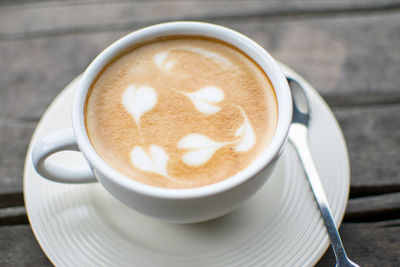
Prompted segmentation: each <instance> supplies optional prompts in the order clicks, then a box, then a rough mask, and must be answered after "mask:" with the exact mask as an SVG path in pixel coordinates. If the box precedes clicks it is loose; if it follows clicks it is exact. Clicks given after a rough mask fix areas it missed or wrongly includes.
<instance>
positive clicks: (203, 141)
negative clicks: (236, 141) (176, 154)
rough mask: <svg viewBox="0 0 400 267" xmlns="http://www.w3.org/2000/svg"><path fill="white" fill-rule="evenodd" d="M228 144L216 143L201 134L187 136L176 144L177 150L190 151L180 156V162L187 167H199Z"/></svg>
mask: <svg viewBox="0 0 400 267" xmlns="http://www.w3.org/2000/svg"><path fill="white" fill-rule="evenodd" d="M227 144H229V143H223V142H216V141H214V140H212V139H210V138H208V137H207V136H205V135H202V134H197V133H194V134H189V135H186V136H185V137H183V138H182V139H181V140H180V141H179V142H178V148H180V149H190V151H189V152H187V153H185V154H184V155H183V156H182V161H183V162H184V163H185V164H186V165H189V166H199V165H202V164H204V163H206V162H207V161H209V160H210V159H211V158H212V156H213V155H214V153H215V152H216V151H217V150H218V149H220V148H221V147H223V146H225V145H227Z"/></svg>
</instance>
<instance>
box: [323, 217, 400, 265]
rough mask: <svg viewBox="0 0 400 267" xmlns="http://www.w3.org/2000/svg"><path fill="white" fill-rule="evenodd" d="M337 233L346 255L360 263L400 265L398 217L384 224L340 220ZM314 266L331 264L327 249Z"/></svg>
mask: <svg viewBox="0 0 400 267" xmlns="http://www.w3.org/2000/svg"><path fill="white" fill-rule="evenodd" d="M339 232H340V235H341V237H342V241H343V244H344V247H345V249H346V251H347V254H348V256H349V258H350V259H351V260H353V261H354V262H356V263H357V264H359V265H360V266H363V267H369V266H371V267H375V266H385V267H386V266H387V267H391V266H393V267H397V266H400V250H399V240H400V221H399V220H396V221H388V222H384V223H363V224H360V223H354V224H353V223H344V224H342V226H341V227H340V230H339ZM316 266H317V267H322V266H335V257H334V255H333V252H332V250H331V249H329V250H328V251H327V253H325V255H324V256H323V257H322V258H321V260H320V261H319V263H318V264H317V265H316Z"/></svg>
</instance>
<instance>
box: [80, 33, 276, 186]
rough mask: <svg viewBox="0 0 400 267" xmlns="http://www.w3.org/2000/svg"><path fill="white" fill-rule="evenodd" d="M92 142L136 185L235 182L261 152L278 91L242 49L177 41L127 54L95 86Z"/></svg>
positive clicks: (89, 118)
mask: <svg viewBox="0 0 400 267" xmlns="http://www.w3.org/2000/svg"><path fill="white" fill-rule="evenodd" d="M85 110H86V111H85V122H86V128H87V132H88V136H89V139H90V141H91V143H92V145H93V147H94V148H95V150H96V152H97V153H98V154H99V156H100V157H101V158H102V159H103V160H104V161H105V162H106V163H108V164H109V165H110V166H112V167H113V168H115V169H116V170H118V171H120V172H121V173H123V174H125V175H126V176H129V177H131V178H132V179H135V180H136V181H139V182H142V183H145V184H150V185H154V186H160V187H167V188H191V187H199V186H204V185H208V184H212V183H216V182H218V181H221V180H224V179H226V178H229V177H232V176H234V175H235V174H236V173H238V172H240V171H242V170H243V169H245V168H246V167H247V166H249V165H250V164H251V163H252V162H253V161H254V160H255V159H256V158H257V156H258V155H259V154H260V153H261V152H263V151H264V150H265V149H266V147H267V145H268V143H269V142H270V140H271V138H272V136H273V135H274V132H275V128H276V123H277V116H278V114H277V102H276V98H275V93H274V89H273V88H272V85H271V83H270V81H269V79H268V77H267V76H266V74H265V73H264V72H263V71H262V69H261V68H260V67H259V66H258V65H257V64H256V63H255V62H254V61H253V60H251V59H250V58H249V57H247V56H246V55H245V54H244V53H242V52H241V51H240V50H238V49H236V48H234V47H232V46H230V45H229V44H226V43H224V42H221V41H219V40H216V39H211V38H203V37H196V36H173V37H168V38H163V39H157V40H154V41H152V42H148V43H144V44H141V45H137V46H135V47H132V48H131V49H130V50H129V51H128V52H126V53H124V54H122V55H121V56H119V57H118V58H116V59H115V60H114V61H113V62H112V63H110V64H109V65H108V66H107V67H106V68H105V69H104V70H103V71H102V72H101V73H100V75H99V76H98V77H97V79H96V80H95V82H94V83H93V84H92V87H91V89H90V92H89V94H88V97H87V99H86V106H85Z"/></svg>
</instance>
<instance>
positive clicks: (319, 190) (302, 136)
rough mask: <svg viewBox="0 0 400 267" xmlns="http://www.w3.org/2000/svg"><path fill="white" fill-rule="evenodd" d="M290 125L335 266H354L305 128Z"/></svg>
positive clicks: (292, 138) (291, 139)
mask: <svg viewBox="0 0 400 267" xmlns="http://www.w3.org/2000/svg"><path fill="white" fill-rule="evenodd" d="M291 127H296V129H293V130H295V131H293V132H295V133H296V134H295V135H291V136H290V141H291V142H292V143H293V145H294V147H295V149H296V151H297V153H298V155H299V158H300V160H301V162H302V163H303V167H304V171H305V173H306V176H307V177H308V181H309V184H310V186H311V189H312V191H313V193H314V197H315V200H316V202H317V204H318V207H319V209H320V211H321V215H322V218H323V220H324V223H325V226H326V229H327V231H328V235H329V238H330V240H331V245H332V249H333V252H334V253H335V257H336V262H337V266H354V265H352V264H350V260H349V259H348V258H347V255H346V251H345V250H344V247H343V244H342V241H341V239H340V236H339V233H338V231H337V228H336V225H335V222H334V220H333V217H332V213H331V210H330V208H329V204H328V200H327V198H326V195H325V191H324V188H323V187H322V184H321V180H320V178H319V175H318V172H317V169H316V167H315V165H314V161H313V159H312V156H311V152H310V150H309V146H308V141H307V128H306V127H305V126H304V125H301V124H293V125H292V126H291Z"/></svg>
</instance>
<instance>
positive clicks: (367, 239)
mask: <svg viewBox="0 0 400 267" xmlns="http://www.w3.org/2000/svg"><path fill="white" fill-rule="evenodd" d="M170 20H200V21H208V22H212V23H217V24H222V25H225V26H228V27H231V28H233V29H235V30H238V31H240V32H242V33H244V34H245V35H248V36H249V37H250V38H252V39H254V40H256V41H257V42H258V43H260V44H261V45H262V46H263V47H265V48H266V49H267V50H268V51H270V53H271V54H272V55H273V56H274V57H275V58H276V59H278V60H280V61H282V62H284V63H286V64H287V65H289V66H290V67H292V68H293V69H294V70H296V71H298V72H299V73H300V74H301V75H303V76H304V77H305V78H306V79H307V80H308V81H309V82H310V83H311V84H312V85H314V86H315V88H317V90H318V91H319V92H320V93H321V94H322V96H323V97H324V98H325V99H326V101H327V102H328V104H329V105H330V106H331V108H332V109H333V110H334V112H335V114H336V116H337V118H338V120H339V123H340V125H341V127H342V128H343V132H344V135H345V138H346V140H347V144H348V149H349V153H350V159H351V190H350V200H349V204H348V207H347V211H346V215H345V218H344V221H343V224H342V225H341V227H340V232H341V235H342V238H343V243H344V245H345V247H346V249H347V251H348V254H349V256H350V257H351V258H352V259H353V260H354V261H355V262H357V263H359V264H360V265H362V266H400V169H399V166H400V1H390V0H381V1H375V0H356V1H351V0H341V1H335V2H334V1H328V2H326V1H317V0H315V1H313V0H301V1H294V0H290V1H281V2H279V1H272V2H262V1H255V2H245V1H230V2H228V1H197V0H190V1H151V2H150V1H140V0H137V1H135V2H132V3H129V2H126V1H118V2H111V1H107V0H105V1H102V2H99V3H97V2H94V1H87V2H78V1H64V2H50V1H38V2H31V1H28V0H20V1H4V0H3V1H0V66H1V71H0V266H47V265H51V264H50V262H49V261H48V260H47V258H46V256H45V255H44V254H43V252H42V250H41V249H40V247H39V245H38V244H37V242H36V240H35V238H34V236H33V234H32V231H31V228H30V226H29V223H28V220H27V217H26V213H25V208H24V202H23V192H22V176H23V166H24V159H25V153H26V150H27V146H28V144H29V141H30V138H31V135H32V133H33V131H34V129H35V126H36V124H37V123H38V121H39V119H40V117H41V115H42V113H43V112H44V111H45V109H46V107H47V106H48V105H49V104H50V103H51V101H52V100H53V98H54V97H55V96H56V95H57V94H58V93H59V92H60V91H61V90H62V89H63V88H64V86H65V85H67V84H68V82H69V81H71V80H72V79H73V78H74V77H75V76H77V75H78V74H79V73H81V72H82V71H83V70H84V69H85V67H86V66H87V65H88V64H89V62H90V61H91V60H92V59H93V58H94V57H95V56H96V55H97V54H98V53H99V52H100V51H101V50H103V49H104V48H105V47H106V46H107V45H108V44H110V43H111V42H113V41H114V40H116V39H117V38H119V37H121V36H123V35H125V34H127V33H129V32H131V31H133V30H135V29H138V28H141V27H143V26H146V25H150V24H154V23H158V22H163V21H170ZM334 262H335V260H334V257H333V254H332V251H331V250H330V249H329V250H328V251H327V252H326V254H325V255H324V256H323V257H322V259H321V260H320V262H319V264H318V266H334Z"/></svg>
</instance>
